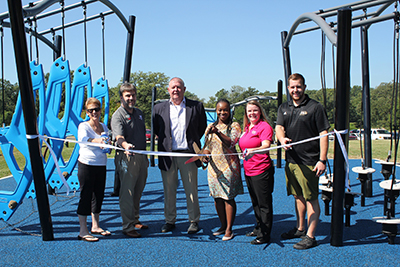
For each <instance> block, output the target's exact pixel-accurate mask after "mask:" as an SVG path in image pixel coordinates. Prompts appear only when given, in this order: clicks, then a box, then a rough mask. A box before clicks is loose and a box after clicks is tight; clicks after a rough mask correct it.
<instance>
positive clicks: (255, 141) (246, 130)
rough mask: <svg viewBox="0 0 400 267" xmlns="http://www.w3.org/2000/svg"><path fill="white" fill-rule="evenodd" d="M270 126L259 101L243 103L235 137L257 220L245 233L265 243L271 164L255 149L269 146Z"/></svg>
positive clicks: (268, 226)
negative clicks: (239, 131) (239, 129)
mask: <svg viewBox="0 0 400 267" xmlns="http://www.w3.org/2000/svg"><path fill="white" fill-rule="evenodd" d="M273 134H274V130H273V128H272V127H271V125H270V124H269V123H268V121H267V116H266V115H265V112H264V110H263V108H262V107H261V105H260V103H258V102H257V101H255V100H252V101H249V102H248V103H247V105H246V110H245V115H244V120H243V135H242V137H241V138H240V140H239V146H240V149H241V150H242V151H243V156H244V157H245V159H244V160H243V168H244V174H245V178H246V183H247V188H248V190H249V194H250V197H251V201H252V204H253V209H254V215H255V217H256V221H257V224H256V226H255V228H254V230H253V231H252V232H250V233H247V234H246V235H247V236H256V238H255V239H254V240H252V241H251V244H253V245H259V244H264V243H269V241H270V235H271V228H272V213H273V212H272V192H273V190H274V173H275V169H274V165H273V162H272V160H271V158H270V157H269V153H268V152H257V150H261V149H266V148H269V147H270V146H271V143H272V137H273Z"/></svg>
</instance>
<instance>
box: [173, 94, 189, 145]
mask: <svg viewBox="0 0 400 267" xmlns="http://www.w3.org/2000/svg"><path fill="white" fill-rule="evenodd" d="M169 107H170V109H169V117H170V124H171V125H170V126H171V137H172V150H186V149H188V143H187V140H186V98H183V100H182V102H181V103H180V104H179V105H175V104H174V103H173V102H172V101H171V100H169Z"/></svg>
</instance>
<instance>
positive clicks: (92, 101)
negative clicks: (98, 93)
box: [85, 97, 101, 109]
mask: <svg viewBox="0 0 400 267" xmlns="http://www.w3.org/2000/svg"><path fill="white" fill-rule="evenodd" d="M91 104H95V105H97V106H98V107H99V108H100V106H101V104H100V101H99V100H98V99H97V98H95V97H90V98H88V100H86V103H85V109H87V107H88V106H89V105H91Z"/></svg>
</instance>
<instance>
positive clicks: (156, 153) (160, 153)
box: [26, 130, 350, 194]
mask: <svg viewBox="0 0 400 267" xmlns="http://www.w3.org/2000/svg"><path fill="white" fill-rule="evenodd" d="M346 133H347V130H341V131H337V130H334V131H332V132H329V133H326V134H323V135H319V136H315V137H311V138H308V139H304V140H301V141H297V142H294V143H290V144H286V145H280V146H274V147H269V148H264V149H259V150H255V151H253V152H267V151H270V150H273V149H278V148H285V147H290V146H295V145H299V144H302V143H306V142H310V141H313V140H317V139H320V138H322V137H325V136H328V135H332V134H335V135H336V138H337V140H338V142H339V146H340V149H341V150H342V153H343V156H344V158H345V161H346V188H347V189H349V190H350V186H349V180H348V177H349V159H348V156H347V151H346V147H345V146H344V143H343V140H342V136H341V134H346ZM26 137H27V138H28V139H33V138H36V137H39V138H40V139H41V140H43V141H44V142H45V143H46V146H47V147H48V148H49V150H50V153H51V155H52V157H53V159H54V162H55V163H56V168H57V172H58V174H59V176H60V178H61V180H62V181H63V183H64V185H65V186H66V187H67V194H68V192H69V186H68V184H67V181H66V180H65V178H64V176H63V175H62V173H61V170H60V167H59V165H58V162H57V160H56V156H55V154H54V152H53V150H52V149H51V147H50V145H49V144H48V143H47V142H46V140H45V137H43V136H42V135H26ZM46 138H49V139H53V140H59V141H63V142H69V143H76V144H82V145H87V146H95V147H101V148H111V149H115V150H121V151H127V152H130V153H134V154H142V155H152V156H170V157H196V156H197V157H199V156H214V157H215V156H231V155H240V154H242V153H230V154H223V155H222V154H195V153H179V152H164V151H146V150H134V149H123V148H120V147H117V146H113V145H108V144H98V143H92V142H82V141H76V140H70V139H62V138H57V137H50V136H46Z"/></svg>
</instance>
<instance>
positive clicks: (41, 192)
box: [8, 0, 54, 241]
mask: <svg viewBox="0 0 400 267" xmlns="http://www.w3.org/2000/svg"><path fill="white" fill-rule="evenodd" d="M8 10H9V14H10V23H11V32H12V37H13V43H14V51H15V52H14V54H15V62H16V64H17V73H18V82H19V87H20V94H21V102H22V109H23V113H24V120H25V128H26V134H27V135H36V136H37V135H38V131H37V129H38V128H37V120H36V112H35V102H34V99H33V90H32V80H31V73H30V69H29V58H28V49H27V46H26V36H25V31H24V19H23V15H22V4H21V1H20V0H18V1H15V0H8ZM28 149H29V156H30V159H31V164H32V175H33V180H34V183H35V189H36V201H37V205H38V211H39V218H40V225H41V227H42V239H43V241H49V240H54V236H53V224H52V221H51V214H50V206H49V199H48V197H47V191H46V181H45V175H44V169H43V160H42V157H41V153H40V145H39V138H38V137H36V138H34V139H28Z"/></svg>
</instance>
